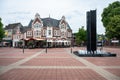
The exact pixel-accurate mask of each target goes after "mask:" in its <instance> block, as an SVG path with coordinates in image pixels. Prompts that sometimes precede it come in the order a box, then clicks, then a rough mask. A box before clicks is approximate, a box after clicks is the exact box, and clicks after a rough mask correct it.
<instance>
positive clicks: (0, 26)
mask: <svg viewBox="0 0 120 80" xmlns="http://www.w3.org/2000/svg"><path fill="white" fill-rule="evenodd" d="M1 21H2V19H1V18H0V41H1V40H2V38H3V37H4V29H3V24H2V22H1Z"/></svg>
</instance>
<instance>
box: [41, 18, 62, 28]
mask: <svg viewBox="0 0 120 80" xmlns="http://www.w3.org/2000/svg"><path fill="white" fill-rule="evenodd" d="M41 20H42V21H43V26H45V27H46V26H53V27H59V22H60V20H57V19H53V18H42V19H41Z"/></svg>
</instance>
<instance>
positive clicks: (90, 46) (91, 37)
mask: <svg viewBox="0 0 120 80" xmlns="http://www.w3.org/2000/svg"><path fill="white" fill-rule="evenodd" d="M96 43H97V41H96V10H91V11H88V12H87V52H88V53H92V54H94V53H95V52H96V49H97V46H96Z"/></svg>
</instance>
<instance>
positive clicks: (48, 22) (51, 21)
mask: <svg viewBox="0 0 120 80" xmlns="http://www.w3.org/2000/svg"><path fill="white" fill-rule="evenodd" d="M41 20H42V21H43V27H47V26H49V27H50V26H52V27H59V24H60V21H61V20H57V19H53V18H50V17H48V18H41ZM32 22H33V20H31V21H30V23H29V24H28V27H32ZM67 27H68V28H69V29H71V28H70V26H69V24H68V23H67Z"/></svg>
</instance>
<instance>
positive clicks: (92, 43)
mask: <svg viewBox="0 0 120 80" xmlns="http://www.w3.org/2000/svg"><path fill="white" fill-rule="evenodd" d="M96 33H97V32H96V10H91V11H88V12H87V51H86V50H78V51H74V52H73V53H74V54H75V55H77V56H80V57H115V56H116V54H115V53H110V52H106V51H101V50H97V38H96V37H97V35H96ZM86 53H87V54H86Z"/></svg>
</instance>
